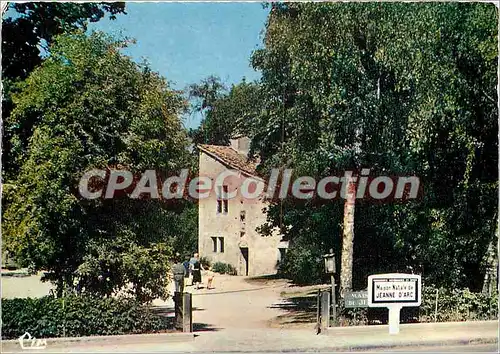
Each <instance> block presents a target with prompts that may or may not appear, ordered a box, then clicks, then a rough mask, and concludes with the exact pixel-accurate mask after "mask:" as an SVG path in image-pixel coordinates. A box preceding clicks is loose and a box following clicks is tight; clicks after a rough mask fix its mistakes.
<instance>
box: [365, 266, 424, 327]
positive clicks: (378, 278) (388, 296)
mask: <svg viewBox="0 0 500 354" xmlns="http://www.w3.org/2000/svg"><path fill="white" fill-rule="evenodd" d="M421 302H422V281H421V277H420V275H415V274H400V273H393V274H377V275H370V276H369V277H368V307H387V308H388V309H389V334H398V333H399V315H400V312H401V308H403V307H412V306H420V304H421Z"/></svg>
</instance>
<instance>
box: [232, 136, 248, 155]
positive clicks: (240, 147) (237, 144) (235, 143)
mask: <svg viewBox="0 0 500 354" xmlns="http://www.w3.org/2000/svg"><path fill="white" fill-rule="evenodd" d="M231 147H232V148H233V149H234V150H236V151H238V153H240V154H242V155H245V156H248V152H249V151H250V139H249V138H247V137H246V136H240V137H237V138H234V139H231Z"/></svg>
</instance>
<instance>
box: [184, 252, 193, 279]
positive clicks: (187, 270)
mask: <svg viewBox="0 0 500 354" xmlns="http://www.w3.org/2000/svg"><path fill="white" fill-rule="evenodd" d="M182 264H183V265H184V268H185V269H186V275H184V283H185V286H189V285H192V283H191V267H190V266H189V265H190V263H189V256H186V257H185V259H184V263H182Z"/></svg>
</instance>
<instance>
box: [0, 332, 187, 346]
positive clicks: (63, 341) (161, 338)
mask: <svg viewBox="0 0 500 354" xmlns="http://www.w3.org/2000/svg"><path fill="white" fill-rule="evenodd" d="M194 337H195V334H194V333H182V332H181V333H147V334H119V335H114V336H88V337H66V338H39V339H45V340H46V341H47V348H50V347H60V346H64V345H67V344H120V345H122V344H141V343H148V344H150V343H173V342H189V341H193V340H194ZM1 344H2V349H4V348H5V347H6V346H9V347H11V346H15V347H16V348H17V349H19V350H20V346H19V340H17V339H9V340H2V341H1Z"/></svg>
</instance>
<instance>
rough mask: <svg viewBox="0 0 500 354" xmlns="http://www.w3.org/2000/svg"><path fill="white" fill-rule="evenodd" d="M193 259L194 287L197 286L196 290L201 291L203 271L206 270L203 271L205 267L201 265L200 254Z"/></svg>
mask: <svg viewBox="0 0 500 354" xmlns="http://www.w3.org/2000/svg"><path fill="white" fill-rule="evenodd" d="M193 259H194V262H193V263H191V271H192V273H193V285H195V286H196V289H199V288H200V284H201V271H202V270H205V269H203V266H202V265H201V262H200V257H199V255H198V253H195V254H194V257H193V258H191V260H193Z"/></svg>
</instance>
